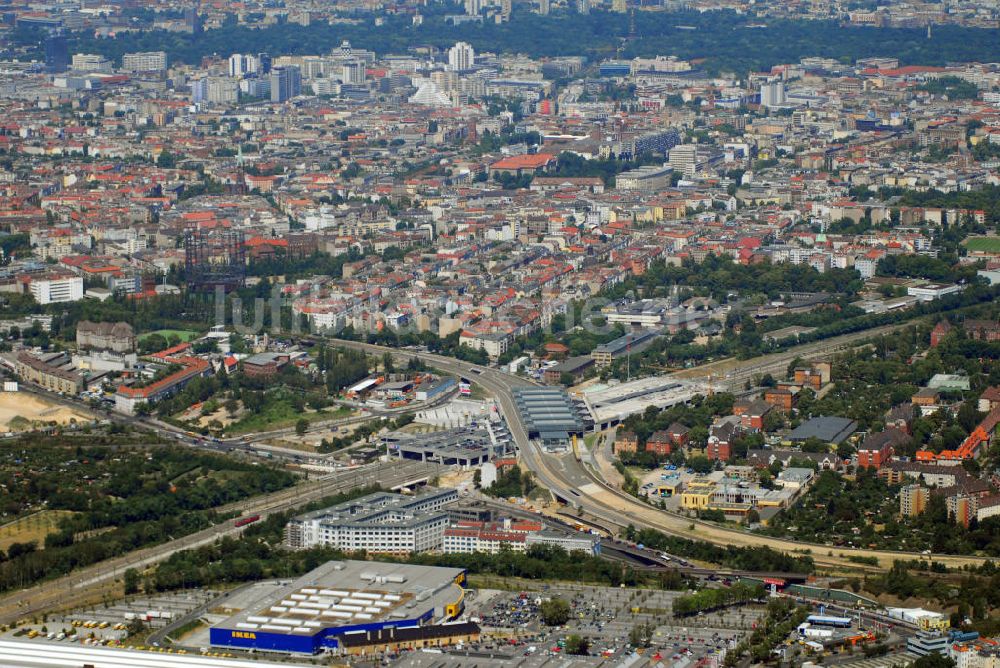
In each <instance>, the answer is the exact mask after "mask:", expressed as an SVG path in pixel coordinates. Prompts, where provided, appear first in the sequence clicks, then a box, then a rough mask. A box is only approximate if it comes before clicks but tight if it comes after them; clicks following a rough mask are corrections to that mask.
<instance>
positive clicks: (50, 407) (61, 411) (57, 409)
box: [0, 392, 93, 431]
mask: <svg viewBox="0 0 1000 668" xmlns="http://www.w3.org/2000/svg"><path fill="white" fill-rule="evenodd" d="M18 417H21V418H24V420H26V421H27V423H24V422H23V421H21V420H16V419H15V418H18ZM91 419H93V416H92V415H89V414H87V413H86V412H85V411H81V410H78V409H76V408H68V407H66V406H60V405H59V404H53V403H50V402H48V401H45V400H44V399H41V398H39V397H36V396H34V395H32V394H27V393H25V392H0V431H22V430H26V429H30V428H31V426H32V423H35V422H38V423H43V424H49V423H51V422H55V423H57V424H69V423H70V422H72V421H76V422H84V421H88V420H91ZM11 422H14V424H13V425H11Z"/></svg>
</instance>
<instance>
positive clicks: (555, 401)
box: [513, 387, 587, 449]
mask: <svg viewBox="0 0 1000 668" xmlns="http://www.w3.org/2000/svg"><path fill="white" fill-rule="evenodd" d="M513 393H514V402H515V404H516V405H517V410H518V413H520V415H521V421H522V422H523V424H524V430H525V431H526V432H527V433H528V438H535V439H539V440H541V441H542V445H543V446H544V447H546V448H549V449H559V448H566V447H568V445H569V440H570V437H572V436H582V435H583V433H584V431H586V429H587V425H586V424H585V423H584V420H583V418H582V417H581V414H580V411H579V410H578V409H577V407H576V404H575V403H574V401H573V399H572V398H571V397H570V396H569V394H568V393H567V392H566V390H563V389H560V388H555V387H517V388H514V390H513Z"/></svg>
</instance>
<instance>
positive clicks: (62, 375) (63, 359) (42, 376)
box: [14, 353, 84, 395]
mask: <svg viewBox="0 0 1000 668" xmlns="http://www.w3.org/2000/svg"><path fill="white" fill-rule="evenodd" d="M14 369H15V371H16V372H17V375H18V376H20V377H21V380H24V381H28V382H31V383H35V384H36V385H40V386H41V387H43V388H45V389H46V390H49V391H50V392H59V393H62V394H68V395H76V394H79V393H80V392H82V391H83V388H84V379H83V376H82V375H81V374H80V372H78V371H76V369H74V368H73V363H72V361H71V360H70V358H69V356H68V355H67V354H66V353H45V354H42V355H40V356H38V357H36V356H34V355H31V354H30V353H20V354H19V355H18V356H17V362H16V363H15V365H14Z"/></svg>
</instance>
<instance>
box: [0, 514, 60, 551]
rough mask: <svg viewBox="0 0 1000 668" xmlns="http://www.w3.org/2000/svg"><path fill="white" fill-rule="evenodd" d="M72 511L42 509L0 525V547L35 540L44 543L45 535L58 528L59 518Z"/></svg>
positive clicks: (42, 544)
mask: <svg viewBox="0 0 1000 668" xmlns="http://www.w3.org/2000/svg"><path fill="white" fill-rule="evenodd" d="M72 514H73V513H72V512H70V511H68V510H42V511H40V512H37V513H33V514H31V515H28V516H26V517H22V518H20V519H17V520H14V521H13V522H10V523H9V524H4V525H3V526H0V549H2V550H4V551H6V550H7V548H9V547H10V546H11V545H13V544H14V543H30V542H31V541H35V542H37V543H38V546H39V547H42V546H44V545H45V537H46V536H47V535H49V534H50V533H53V532H54V531H58V530H59V520H61V519H62V518H64V517H68V516H70V515H72Z"/></svg>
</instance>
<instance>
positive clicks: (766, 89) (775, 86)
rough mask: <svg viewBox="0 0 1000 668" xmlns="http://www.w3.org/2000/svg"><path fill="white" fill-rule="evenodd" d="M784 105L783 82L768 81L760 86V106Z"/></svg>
mask: <svg viewBox="0 0 1000 668" xmlns="http://www.w3.org/2000/svg"><path fill="white" fill-rule="evenodd" d="M784 104H785V82H784V81H768V82H766V83H763V84H761V85H760V106H762V107H768V108H771V107H781V106H784Z"/></svg>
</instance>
